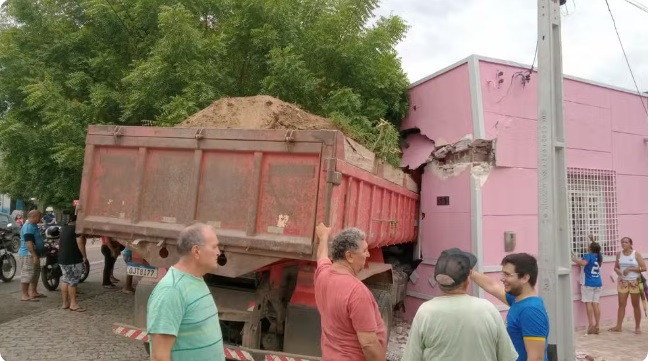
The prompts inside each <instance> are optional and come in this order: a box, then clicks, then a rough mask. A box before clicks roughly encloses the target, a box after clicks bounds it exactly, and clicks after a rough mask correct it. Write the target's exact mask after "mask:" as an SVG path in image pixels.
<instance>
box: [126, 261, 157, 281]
mask: <svg viewBox="0 0 649 361" xmlns="http://www.w3.org/2000/svg"><path fill="white" fill-rule="evenodd" d="M126 274H127V275H131V276H139V277H145V278H158V269H157V268H155V267H151V266H142V265H136V264H130V263H129V264H128V265H127V266H126Z"/></svg>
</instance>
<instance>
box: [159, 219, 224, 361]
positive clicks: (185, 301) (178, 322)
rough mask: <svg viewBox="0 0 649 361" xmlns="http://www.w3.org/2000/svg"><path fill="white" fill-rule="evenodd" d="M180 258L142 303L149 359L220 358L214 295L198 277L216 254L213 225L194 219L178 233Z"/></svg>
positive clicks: (211, 268)
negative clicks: (149, 353) (147, 334)
mask: <svg viewBox="0 0 649 361" xmlns="http://www.w3.org/2000/svg"><path fill="white" fill-rule="evenodd" d="M178 253H180V257H181V258H180V260H179V261H178V263H176V264H175V265H174V266H173V267H171V268H170V269H169V272H167V274H166V275H165V276H164V277H163V278H162V279H161V280H160V282H159V283H158V284H157V285H156V287H155V289H154V290H153V292H152V293H151V296H150V297H149V302H148V304H147V332H148V333H149V336H150V340H151V360H154V361H171V360H173V361H185V360H187V361H190V360H191V361H203V360H210V361H220V360H221V361H225V354H224V351H223V336H222V334H221V326H220V325H219V316H218V310H217V308H216V304H215V303H214V298H213V297H212V294H211V293H210V290H209V289H208V288H207V284H205V281H204V280H203V276H204V275H205V274H206V273H209V272H213V271H214V270H215V269H216V267H217V263H216V260H217V258H218V256H219V255H220V254H221V252H220V251H219V241H218V239H217V237H216V233H215V232H214V229H213V228H212V227H210V226H208V225H205V224H201V223H197V224H194V225H191V226H189V227H187V228H185V229H184V230H183V231H182V232H180V237H179V238H178Z"/></svg>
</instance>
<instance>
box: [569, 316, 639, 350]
mask: <svg viewBox="0 0 649 361" xmlns="http://www.w3.org/2000/svg"><path fill="white" fill-rule="evenodd" d="M613 325H614V323H607V324H604V325H603V326H601V327H600V330H601V331H600V334H599V335H586V331H585V330H580V331H577V332H575V348H576V351H577V355H578V356H581V355H584V354H587V355H589V356H591V357H593V359H594V360H595V361H626V360H629V361H630V360H644V359H645V358H646V357H647V318H646V317H645V316H644V315H643V316H642V323H641V328H642V334H640V335H636V334H635V333H633V330H634V324H633V320H632V319H628V320H625V321H624V324H623V326H622V332H608V331H607V330H608V329H609V328H611V327H612V326H613ZM578 359H579V360H586V358H584V357H579V358H578Z"/></svg>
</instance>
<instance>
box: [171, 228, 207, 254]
mask: <svg viewBox="0 0 649 361" xmlns="http://www.w3.org/2000/svg"><path fill="white" fill-rule="evenodd" d="M206 229H210V230H214V228H213V227H212V226H208V225H207V224H205V223H194V224H192V225H190V226H188V227H187V228H185V229H183V230H182V231H180V235H179V236H178V253H179V254H180V256H184V255H186V254H188V253H189V252H190V251H191V250H192V248H193V247H194V246H204V245H205V233H204V232H205V230H206ZM215 233H216V232H215Z"/></svg>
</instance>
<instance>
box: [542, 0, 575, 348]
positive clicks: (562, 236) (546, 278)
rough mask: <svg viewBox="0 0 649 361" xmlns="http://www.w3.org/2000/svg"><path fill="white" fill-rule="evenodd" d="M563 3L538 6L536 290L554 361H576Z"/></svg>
mask: <svg viewBox="0 0 649 361" xmlns="http://www.w3.org/2000/svg"><path fill="white" fill-rule="evenodd" d="M563 3H565V0H538V47H539V53H538V54H539V55H538V56H539V62H538V63H539V67H538V82H539V87H538V96H539V98H538V101H539V105H538V106H539V114H538V182H539V215H538V219H539V280H538V287H539V295H540V296H541V297H542V298H543V301H544V302H545V306H546V307H547V310H548V315H549V317H550V337H549V339H548V358H549V360H550V361H553V360H560V361H568V360H570V361H573V360H574V359H575V345H574V327H573V312H572V285H571V281H570V274H571V268H570V266H571V264H570V223H569V222H568V189H567V174H566V141H565V126H564V121H563V66H562V64H561V13H560V11H559V9H560V7H561V5H562V4H563Z"/></svg>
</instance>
